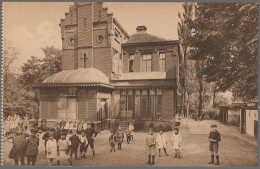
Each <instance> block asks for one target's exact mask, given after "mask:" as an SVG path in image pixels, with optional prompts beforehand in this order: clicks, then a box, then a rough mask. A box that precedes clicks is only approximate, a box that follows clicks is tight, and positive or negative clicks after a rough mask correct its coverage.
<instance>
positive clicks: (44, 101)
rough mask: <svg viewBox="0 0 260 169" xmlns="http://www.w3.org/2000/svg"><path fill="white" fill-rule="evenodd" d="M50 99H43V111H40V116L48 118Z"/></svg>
mask: <svg viewBox="0 0 260 169" xmlns="http://www.w3.org/2000/svg"><path fill="white" fill-rule="evenodd" d="M48 107H49V106H48V98H47V97H41V109H40V111H41V112H40V113H41V114H40V116H41V117H42V116H45V117H47V116H48Z"/></svg>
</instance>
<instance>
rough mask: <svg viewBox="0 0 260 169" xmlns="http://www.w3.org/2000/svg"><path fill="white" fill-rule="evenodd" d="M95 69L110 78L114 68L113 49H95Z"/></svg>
mask: <svg viewBox="0 0 260 169" xmlns="http://www.w3.org/2000/svg"><path fill="white" fill-rule="evenodd" d="M93 67H94V68H96V69H98V70H100V71H101V72H103V73H104V74H105V75H106V76H107V77H110V74H111V68H112V57H111V48H95V49H94V60H93Z"/></svg>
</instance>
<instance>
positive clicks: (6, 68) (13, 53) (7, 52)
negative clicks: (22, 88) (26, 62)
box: [3, 39, 19, 102]
mask: <svg viewBox="0 0 260 169" xmlns="http://www.w3.org/2000/svg"><path fill="white" fill-rule="evenodd" d="M18 55H19V51H18V50H17V49H16V48H14V47H13V46H12V44H11V42H9V41H8V40H6V39H4V61H3V74H4V76H3V93H4V100H5V101H6V102H10V99H9V97H10V95H8V94H7V93H8V92H13V88H12V80H13V78H12V77H13V76H14V72H13V69H12V66H13V63H14V61H15V60H16V59H17V58H18ZM10 76H11V78H9V77H10Z"/></svg>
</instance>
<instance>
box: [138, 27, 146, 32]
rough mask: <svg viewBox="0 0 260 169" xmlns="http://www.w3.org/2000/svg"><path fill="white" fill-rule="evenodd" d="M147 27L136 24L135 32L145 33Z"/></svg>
mask: <svg viewBox="0 0 260 169" xmlns="http://www.w3.org/2000/svg"><path fill="white" fill-rule="evenodd" d="M146 30H147V27H146V26H137V28H136V33H146Z"/></svg>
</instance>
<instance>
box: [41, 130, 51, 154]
mask: <svg viewBox="0 0 260 169" xmlns="http://www.w3.org/2000/svg"><path fill="white" fill-rule="evenodd" d="M50 135H51V131H50V130H47V132H46V133H44V135H43V136H42V139H43V140H44V147H45V155H47V151H46V143H47V141H48V140H49V138H50Z"/></svg>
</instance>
